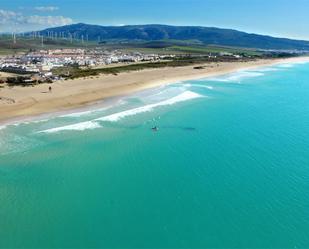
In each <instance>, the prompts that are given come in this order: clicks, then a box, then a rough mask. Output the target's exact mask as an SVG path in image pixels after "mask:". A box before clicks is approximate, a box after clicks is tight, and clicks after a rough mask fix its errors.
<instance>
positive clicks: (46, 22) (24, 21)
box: [0, 9, 73, 27]
mask: <svg viewBox="0 0 309 249" xmlns="http://www.w3.org/2000/svg"><path fill="white" fill-rule="evenodd" d="M71 23H73V20H72V19H71V18H69V17H64V16H42V15H30V16H26V15H23V14H22V13H19V12H14V11H8V10H2V9H0V25H19V26H23V27H25V26H27V25H32V26H33V25H37V26H42V27H52V26H62V25H68V24H71Z"/></svg>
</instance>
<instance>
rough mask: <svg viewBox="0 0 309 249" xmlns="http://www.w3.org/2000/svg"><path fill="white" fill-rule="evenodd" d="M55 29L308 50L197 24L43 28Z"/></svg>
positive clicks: (296, 43)
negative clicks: (197, 25) (196, 25)
mask: <svg viewBox="0 0 309 249" xmlns="http://www.w3.org/2000/svg"><path fill="white" fill-rule="evenodd" d="M51 32H53V34H55V33H57V35H58V36H60V34H61V35H62V36H63V35H64V34H65V35H66V37H68V36H69V35H73V34H74V36H75V37H79V38H81V37H82V36H83V37H84V39H86V38H87V37H88V39H89V40H95V41H97V40H98V39H100V40H101V41H102V40H111V39H113V40H132V41H133V40H143V41H156V40H166V39H170V40H197V41H200V42H202V43H204V44H207V45H221V46H236V47H245V48H260V49H282V50H283V49H284V50H294V49H296V50H309V41H302V40H292V39H286V38H275V37H271V36H265V35H257V34H249V33H245V32H241V31H237V30H232V29H220V28H209V27H195V26H168V25H130V26H99V25H89V24H83V23H78V24H72V25H67V26H62V27H56V28H49V29H45V30H42V31H40V33H41V34H43V35H45V36H47V35H48V34H50V33H51Z"/></svg>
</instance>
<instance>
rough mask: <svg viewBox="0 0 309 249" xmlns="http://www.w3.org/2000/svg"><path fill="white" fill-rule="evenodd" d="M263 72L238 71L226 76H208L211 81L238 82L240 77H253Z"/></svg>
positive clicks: (261, 74)
mask: <svg viewBox="0 0 309 249" xmlns="http://www.w3.org/2000/svg"><path fill="white" fill-rule="evenodd" d="M263 75H264V73H262V72H258V71H238V72H236V73H232V74H229V75H226V76H221V77H216V78H210V80H212V81H221V82H237V83H239V82H240V81H241V80H242V79H245V78H254V77H260V76H263Z"/></svg>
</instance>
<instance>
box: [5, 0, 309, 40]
mask: <svg viewBox="0 0 309 249" xmlns="http://www.w3.org/2000/svg"><path fill="white" fill-rule="evenodd" d="M308 13H309V0H0V32H12V31H16V32H22V31H32V30H40V29H43V28H46V27H53V26H62V25H67V24H72V23H80V22H82V23H89V24H99V25H106V26H109V25H133V24H170V25H185V26H187V25H190V26H207V27H219V28H232V29H237V30H241V31H246V32H249V33H258V34H265V35H272V36H276V37H288V38H296V39H305V40H309V29H308V24H309V14H308Z"/></svg>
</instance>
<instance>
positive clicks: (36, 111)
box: [0, 57, 309, 124]
mask: <svg viewBox="0 0 309 249" xmlns="http://www.w3.org/2000/svg"><path fill="white" fill-rule="evenodd" d="M304 61H309V57H295V58H288V59H269V60H256V61H248V62H221V63H207V64H202V65H201V66H204V67H205V69H198V70H197V69H193V67H194V66H197V65H192V66H185V67H175V68H170V67H167V68H160V69H146V70H142V71H136V72H126V73H121V74H119V75H117V76H115V75H100V76H97V77H92V78H87V79H75V80H67V81H59V82H55V83H53V84H52V85H49V84H41V85H37V86H34V87H13V88H9V87H5V88H1V89H0V124H2V123H7V122H10V121H14V120H15V121H16V120H23V119H26V118H31V117H35V116H39V115H43V114H46V115H47V114H52V113H58V112H64V111H70V110H74V109H78V108H82V107H87V106H91V105H95V104H98V103H104V102H105V101H108V99H110V98H113V97H121V96H125V95H129V94H132V93H135V92H138V91H142V90H146V89H150V88H154V87H158V86H162V85H166V84H172V83H175V82H179V81H186V80H194V79H201V78H207V77H215V76H220V75H224V74H229V73H233V72H237V71H239V70H247V69H254V68H259V67H266V66H272V65H275V64H282V63H297V62H304ZM49 86H52V88H53V89H52V92H48V87H49Z"/></svg>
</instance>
